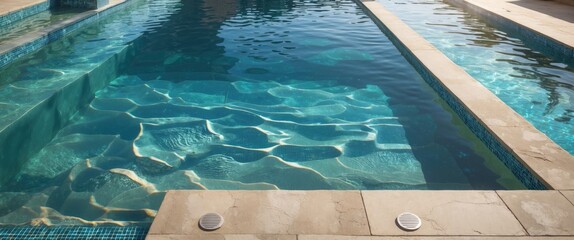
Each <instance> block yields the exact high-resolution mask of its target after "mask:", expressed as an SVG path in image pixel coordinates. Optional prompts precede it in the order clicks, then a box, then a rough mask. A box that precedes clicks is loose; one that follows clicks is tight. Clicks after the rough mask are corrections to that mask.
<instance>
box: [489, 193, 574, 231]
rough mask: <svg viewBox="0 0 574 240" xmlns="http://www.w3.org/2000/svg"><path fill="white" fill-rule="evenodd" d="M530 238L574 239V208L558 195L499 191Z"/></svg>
mask: <svg viewBox="0 0 574 240" xmlns="http://www.w3.org/2000/svg"><path fill="white" fill-rule="evenodd" d="M498 195H500V197H501V198H502V200H503V201H504V202H505V203H506V205H508V207H509V208H510V210H511V211H512V213H514V215H515V216H516V218H518V220H519V221H520V223H521V224H522V225H523V226H524V228H526V230H527V231H528V233H529V234H530V235H574V227H573V226H574V205H572V203H570V202H569V201H568V200H567V199H566V198H565V197H564V196H562V194H560V192H558V191H498Z"/></svg>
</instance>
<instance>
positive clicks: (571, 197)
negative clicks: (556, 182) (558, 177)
mask: <svg viewBox="0 0 574 240" xmlns="http://www.w3.org/2000/svg"><path fill="white" fill-rule="evenodd" d="M560 192H561V193H562V195H564V197H566V199H568V201H570V203H572V204H574V191H560Z"/></svg>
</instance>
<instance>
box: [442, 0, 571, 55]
mask: <svg viewBox="0 0 574 240" xmlns="http://www.w3.org/2000/svg"><path fill="white" fill-rule="evenodd" d="M445 2H446V3H448V4H451V5H453V6H456V7H460V8H463V9H464V10H466V12H468V13H470V14H472V15H474V16H476V17H479V18H480V19H481V20H483V21H485V22H486V23H487V24H490V25H492V26H495V27H496V28H500V29H502V30H504V31H505V32H508V33H510V34H511V35H514V36H513V37H517V38H520V40H522V41H523V42H525V43H528V44H530V45H532V46H533V47H534V48H536V49H538V50H539V51H541V52H544V53H546V54H548V55H550V56H552V57H553V58H555V59H557V60H559V61H563V62H567V63H572V64H574V48H573V47H571V46H568V45H566V44H564V43H562V42H560V41H558V40H555V39H552V38H550V37H548V36H546V35H544V34H542V33H539V32H537V31H535V30H533V29H530V28H528V27H525V26H522V25H521V24H518V23H516V22H514V21H512V20H510V19H508V18H505V17H502V16H500V15H498V14H496V13H493V12H490V11H488V10H485V9H483V8H481V7H479V6H476V5H474V4H472V3H469V2H466V1H464V0H446V1H445Z"/></svg>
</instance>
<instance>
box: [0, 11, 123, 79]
mask: <svg viewBox="0 0 574 240" xmlns="http://www.w3.org/2000/svg"><path fill="white" fill-rule="evenodd" d="M129 1H130V0H126V1H125V2H122V3H120V4H118V5H115V6H113V7H110V8H108V9H105V10H104V11H102V12H99V13H98V12H93V14H91V15H89V16H86V17H84V18H82V19H79V20H77V21H74V22H73V23H71V24H69V25H67V26H65V27H61V28H58V29H55V30H53V31H51V32H49V33H48V34H46V35H42V36H38V38H36V39H34V40H32V41H30V42H27V43H22V44H21V45H19V46H17V47H15V48H12V49H11V50H9V51H7V52H4V53H0V68H2V67H4V66H6V65H8V64H10V63H12V62H14V61H15V60H17V59H19V58H21V57H23V56H25V55H27V54H29V53H31V52H34V51H36V50H38V49H40V48H42V47H44V46H46V45H48V44H50V43H52V42H54V41H56V40H58V39H61V38H62V37H64V36H66V35H67V34H69V33H70V32H73V31H74V30H77V29H79V28H81V27H83V26H85V25H86V24H89V23H92V22H95V21H97V20H98V19H99V18H100V17H104V16H107V15H108V14H110V13H113V12H116V11H119V10H121V9H124V8H125V7H126V5H127V4H126V3H127V2H129Z"/></svg>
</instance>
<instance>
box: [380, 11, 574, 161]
mask: <svg viewBox="0 0 574 240" xmlns="http://www.w3.org/2000/svg"><path fill="white" fill-rule="evenodd" d="M378 1H379V2H380V3H381V4H383V5H384V6H385V8H387V9H389V10H390V11H392V12H394V13H395V14H396V15H397V16H399V17H400V18H401V19H402V20H403V21H404V22H405V23H407V24H408V25H409V26H411V27H412V28H413V29H414V30H415V31H417V32H418V33H419V34H421V35H422V36H423V37H424V38H425V39H427V40H428V41H429V42H431V43H432V44H433V45H434V46H436V47H437V48H438V49H439V50H441V51H442V52H443V53H444V54H445V55H447V56H448V57H449V58H450V59H451V60H452V61H453V62H455V63H456V64H458V65H460V66H461V67H462V68H464V69H465V70H466V71H467V72H468V73H469V74H470V75H471V76H473V77H474V78H475V79H476V80H478V81H480V82H481V83H482V84H483V85H484V86H486V87H487V88H488V89H489V90H490V91H492V92H493V93H494V94H496V95H497V96H498V97H499V98H500V99H501V100H503V101H504V102H505V103H506V104H507V105H509V106H510V107H511V108H512V109H514V110H515V111H516V112H518V113H519V114H520V115H522V116H523V117H524V118H525V119H527V120H528V121H529V122H530V123H532V124H533V125H534V126H535V127H536V128H537V129H539V130H540V131H542V132H543V133H544V134H546V135H547V136H548V137H549V138H550V139H552V140H553V141H555V142H556V143H557V144H559V145H560V146H561V147H562V148H564V149H565V150H566V151H568V152H570V154H574V126H573V124H574V101H573V99H574V67H573V66H572V65H571V64H572V63H566V62H561V61H559V60H556V59H555V58H552V57H549V56H547V55H545V54H543V53H541V52H540V51H539V50H537V49H536V48H533V47H532V46H530V44H527V43H524V42H523V40H521V39H520V37H521V36H515V35H514V34H509V33H507V32H504V31H501V30H499V29H497V28H495V27H493V26H491V25H489V24H487V23H485V22H484V21H482V20H479V19H477V18H475V17H473V16H471V15H469V14H468V13H465V12H464V11H463V10H462V9H460V8H458V7H454V6H451V5H449V4H446V3H444V2H443V1H434V0H410V1H395V0H378ZM421 19H424V20H422V21H421Z"/></svg>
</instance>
